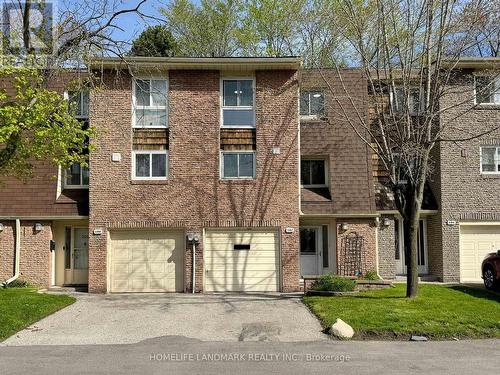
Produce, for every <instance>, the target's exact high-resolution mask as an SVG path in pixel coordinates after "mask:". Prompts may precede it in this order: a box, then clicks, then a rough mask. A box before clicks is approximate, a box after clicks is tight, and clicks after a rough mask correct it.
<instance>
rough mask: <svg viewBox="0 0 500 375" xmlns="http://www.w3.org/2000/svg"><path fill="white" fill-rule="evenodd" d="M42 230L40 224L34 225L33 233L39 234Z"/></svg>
mask: <svg viewBox="0 0 500 375" xmlns="http://www.w3.org/2000/svg"><path fill="white" fill-rule="evenodd" d="M42 229H43V225H42V224H40V223H36V224H35V232H41V231H42Z"/></svg>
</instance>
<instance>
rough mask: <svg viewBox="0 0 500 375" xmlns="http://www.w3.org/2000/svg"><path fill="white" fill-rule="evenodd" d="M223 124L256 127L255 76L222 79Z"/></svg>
mask: <svg viewBox="0 0 500 375" xmlns="http://www.w3.org/2000/svg"><path fill="white" fill-rule="evenodd" d="M222 126H226V127H247V128H249V127H252V128H253V127H255V99H254V79H253V78H237V79H236V78H235V79H232V78H224V79H223V80H222Z"/></svg>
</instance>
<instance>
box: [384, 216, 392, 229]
mask: <svg viewBox="0 0 500 375" xmlns="http://www.w3.org/2000/svg"><path fill="white" fill-rule="evenodd" d="M382 225H383V226H384V227H388V226H389V225H391V221H390V220H389V218H388V217H384V219H383V220H382Z"/></svg>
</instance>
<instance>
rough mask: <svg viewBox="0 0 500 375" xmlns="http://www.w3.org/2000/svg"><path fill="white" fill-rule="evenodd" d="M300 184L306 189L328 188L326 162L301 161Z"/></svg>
mask: <svg viewBox="0 0 500 375" xmlns="http://www.w3.org/2000/svg"><path fill="white" fill-rule="evenodd" d="M300 184H301V185H302V186H304V187H324V186H326V168H325V161H324V160H314V159H312V160H301V161H300Z"/></svg>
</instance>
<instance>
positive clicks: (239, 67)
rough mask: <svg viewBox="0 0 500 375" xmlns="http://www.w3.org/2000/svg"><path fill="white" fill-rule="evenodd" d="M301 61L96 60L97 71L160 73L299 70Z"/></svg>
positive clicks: (248, 59)
mask: <svg viewBox="0 0 500 375" xmlns="http://www.w3.org/2000/svg"><path fill="white" fill-rule="evenodd" d="M301 66H302V58H301V57H298V56H290V57H124V58H121V57H103V58H95V59H93V61H92V63H91V67H92V68H95V69H120V70H121V69H133V70H134V69H139V70H147V69H158V70H169V69H175V70H182V69H185V70H226V71H233V72H245V71H255V70H298V69H299V68H300V67H301Z"/></svg>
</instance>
